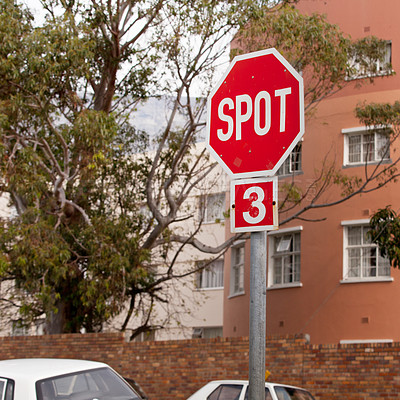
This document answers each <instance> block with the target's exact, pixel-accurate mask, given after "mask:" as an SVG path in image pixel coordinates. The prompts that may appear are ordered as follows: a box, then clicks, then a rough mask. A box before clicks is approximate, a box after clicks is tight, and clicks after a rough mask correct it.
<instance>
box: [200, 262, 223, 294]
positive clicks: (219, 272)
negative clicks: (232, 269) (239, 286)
mask: <svg viewBox="0 0 400 400" xmlns="http://www.w3.org/2000/svg"><path fill="white" fill-rule="evenodd" d="M196 287H197V288H198V289H211V288H223V287H224V260H223V259H222V260H214V261H213V262H212V263H211V264H210V265H209V266H207V267H205V268H204V269H202V270H201V271H199V272H198V273H197V276H196Z"/></svg>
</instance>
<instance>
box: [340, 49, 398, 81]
mask: <svg viewBox="0 0 400 400" xmlns="http://www.w3.org/2000/svg"><path fill="white" fill-rule="evenodd" d="M376 57H377V56H376V54H374V59H373V58H369V57H367V56H366V55H365V54H361V55H359V54H354V55H353V56H352V57H351V60H350V65H349V66H350V68H351V73H350V75H349V77H348V78H347V79H349V80H350V79H361V78H367V77H372V76H383V75H389V74H391V73H392V42H390V41H387V42H386V43H385V44H384V48H383V54H382V57H381V59H379V60H376V59H375V58H376Z"/></svg>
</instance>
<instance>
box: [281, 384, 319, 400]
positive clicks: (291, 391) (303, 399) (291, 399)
mask: <svg viewBox="0 0 400 400" xmlns="http://www.w3.org/2000/svg"><path fill="white" fill-rule="evenodd" d="M275 393H276V395H277V397H278V399H279V400H314V397H313V396H312V395H311V393H309V392H307V391H306V390H302V389H296V388H290V387H285V386H275Z"/></svg>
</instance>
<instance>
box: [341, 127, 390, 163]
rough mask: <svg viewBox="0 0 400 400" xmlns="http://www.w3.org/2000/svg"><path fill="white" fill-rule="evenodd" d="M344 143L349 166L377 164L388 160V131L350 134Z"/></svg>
mask: <svg viewBox="0 0 400 400" xmlns="http://www.w3.org/2000/svg"><path fill="white" fill-rule="evenodd" d="M368 132H371V131H368ZM346 143H347V146H348V148H347V153H348V160H347V162H348V163H349V164H357V163H361V162H379V161H382V160H388V159H389V158H390V131H388V130H384V129H380V132H373V133H366V132H363V133H360V134H351V135H348V137H347V142H346Z"/></svg>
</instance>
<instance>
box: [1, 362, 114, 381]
mask: <svg viewBox="0 0 400 400" xmlns="http://www.w3.org/2000/svg"><path fill="white" fill-rule="evenodd" d="M102 367H108V366H107V364H104V363H101V362H96V361H87V360H73V359H62V358H21V359H12V360H3V361H0V377H4V378H12V379H16V378H18V377H21V378H26V377H27V376H29V378H30V379H32V380H38V379H45V378H49V377H51V376H58V375H64V374H69V373H72V372H76V371H85V370H89V369H96V368H102Z"/></svg>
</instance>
